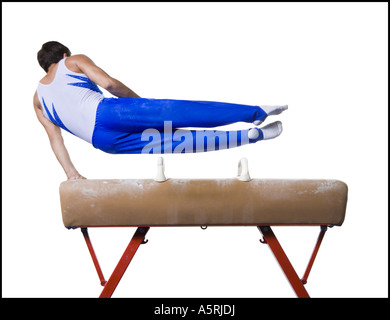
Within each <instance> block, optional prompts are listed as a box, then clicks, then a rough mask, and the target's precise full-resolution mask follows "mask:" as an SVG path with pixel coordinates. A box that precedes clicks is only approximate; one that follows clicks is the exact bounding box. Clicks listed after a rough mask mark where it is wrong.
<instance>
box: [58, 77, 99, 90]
mask: <svg viewBox="0 0 390 320" xmlns="http://www.w3.org/2000/svg"><path fill="white" fill-rule="evenodd" d="M66 75H67V76H69V77H72V78H75V79H78V80H82V81H84V82H74V83H68V85H70V86H75V87H82V88H87V89H89V90H92V91H95V92H98V93H101V94H103V92H102V91H100V89H99V88H98V86H97V85H96V83H94V82H92V81H91V80H90V79H89V78H87V77H82V76H76V75H73V74H66Z"/></svg>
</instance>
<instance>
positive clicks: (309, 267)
mask: <svg viewBox="0 0 390 320" xmlns="http://www.w3.org/2000/svg"><path fill="white" fill-rule="evenodd" d="M326 230H327V226H321V231H320V234H319V235H318V239H317V243H316V245H315V247H314V250H313V253H312V255H311V258H310V261H309V264H308V265H307V268H306V271H305V274H304V275H303V277H302V280H301V281H302V283H303V284H306V283H307V278H308V277H309V273H310V270H311V268H312V266H313V263H314V260H315V258H316V256H317V252H318V250H319V249H320V245H321V242H322V239H323V238H324V235H325V232H326Z"/></svg>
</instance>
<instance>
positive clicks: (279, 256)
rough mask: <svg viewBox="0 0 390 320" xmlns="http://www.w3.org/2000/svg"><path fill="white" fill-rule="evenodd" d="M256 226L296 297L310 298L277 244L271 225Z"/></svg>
mask: <svg viewBox="0 0 390 320" xmlns="http://www.w3.org/2000/svg"><path fill="white" fill-rule="evenodd" d="M257 228H258V229H259V230H260V231H261V233H262V234H263V236H264V239H265V241H266V243H268V245H269V247H270V248H271V250H272V252H273V254H274V255H275V258H276V260H277V261H278V262H279V265H280V266H281V267H282V270H283V272H284V274H285V275H286V277H287V279H288V281H289V282H290V284H291V286H292V287H293V289H294V291H295V293H296V295H297V296H298V298H310V297H309V294H308V293H307V291H306V289H305V287H304V286H303V283H302V282H301V280H300V279H299V277H298V275H297V273H296V272H295V270H294V268H293V266H292V264H291V262H290V260H288V258H287V256H286V254H285V252H284V250H283V248H282V247H281V245H280V244H279V241H278V239H277V238H276V237H275V234H274V233H273V231H272V229H271V227H270V226H258V227H257Z"/></svg>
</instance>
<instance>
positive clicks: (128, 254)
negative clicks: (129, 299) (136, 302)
mask: <svg viewBox="0 0 390 320" xmlns="http://www.w3.org/2000/svg"><path fill="white" fill-rule="evenodd" d="M148 231H149V227H139V228H137V230H136V231H135V233H134V236H133V238H132V239H131V241H130V243H129V245H128V246H127V248H126V250H125V252H124V253H123V255H122V258H121V259H120V260H119V262H118V265H117V266H116V268H115V270H114V272H113V273H112V275H111V277H110V279H108V282H107V283H106V285H105V286H104V289H103V291H102V292H101V294H100V298H110V297H111V296H112V294H113V293H114V291H115V289H116V287H117V285H118V283H119V281H120V280H121V278H122V276H123V274H124V273H125V271H126V269H127V267H128V266H129V264H130V262H131V260H132V259H133V257H134V255H135V253H136V252H137V249H138V247H139V246H140V245H141V244H142V243H144V238H145V235H146V233H147V232H148Z"/></svg>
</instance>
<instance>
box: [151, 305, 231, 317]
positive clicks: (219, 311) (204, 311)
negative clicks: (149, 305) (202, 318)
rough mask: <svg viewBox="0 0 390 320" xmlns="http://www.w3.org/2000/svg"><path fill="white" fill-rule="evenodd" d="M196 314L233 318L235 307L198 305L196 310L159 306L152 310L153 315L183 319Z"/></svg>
mask: <svg viewBox="0 0 390 320" xmlns="http://www.w3.org/2000/svg"><path fill="white" fill-rule="evenodd" d="M188 313H191V314H198V315H218V316H232V317H233V316H234V314H235V306H234V304H233V305H228V304H207V305H200V306H199V307H198V308H190V307H172V306H166V305H165V306H164V304H162V305H161V306H158V307H155V308H154V314H155V315H160V314H172V315H181V316H182V317H183V318H184V317H185V316H186V315H187V314H188Z"/></svg>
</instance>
